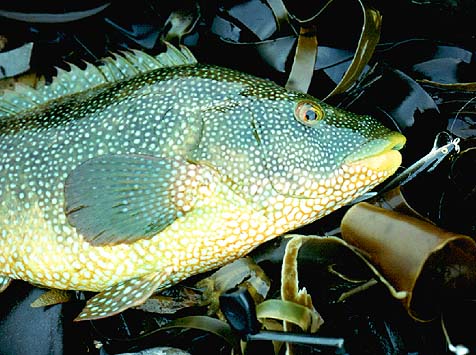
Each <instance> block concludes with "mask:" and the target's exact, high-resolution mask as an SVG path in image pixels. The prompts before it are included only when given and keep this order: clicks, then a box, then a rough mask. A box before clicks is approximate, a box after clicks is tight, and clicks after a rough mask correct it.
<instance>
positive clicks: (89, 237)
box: [0, 46, 405, 320]
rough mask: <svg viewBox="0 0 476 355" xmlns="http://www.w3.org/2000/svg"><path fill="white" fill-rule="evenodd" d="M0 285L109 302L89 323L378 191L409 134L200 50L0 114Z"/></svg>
mask: <svg viewBox="0 0 476 355" xmlns="http://www.w3.org/2000/svg"><path fill="white" fill-rule="evenodd" d="M0 114H1V116H2V117H0V233H1V235H0V288H1V289H2V290H3V289H4V288H5V287H7V285H8V283H9V281H10V280H11V279H21V280H25V281H28V282H31V283H33V284H36V285H41V286H44V287H48V288H57V289H67V290H89V291H96V292H99V293H98V294H97V295H95V296H94V297H92V298H91V299H90V300H89V301H88V303H87V304H86V307H85V308H84V310H83V311H82V313H81V314H80V315H79V316H78V318H77V319H78V320H82V319H95V318H102V317H106V316H110V315H113V314H116V313H119V312H121V311H123V310H125V309H127V308H129V307H132V306H135V305H138V304H141V303H142V302H144V301H145V300H146V299H147V298H148V297H149V296H150V295H151V294H152V293H153V292H155V291H156V290H158V289H162V288H165V287H168V286H171V285H173V284H175V283H177V282H179V281H181V280H183V279H185V278H187V277H189V276H192V275H194V274H197V273H201V272H205V271H207V270H211V269H213V268H216V267H218V266H220V265H223V264H225V263H228V262H230V261H232V260H234V259H236V258H239V257H241V256H244V255H245V254H247V253H249V252H250V251H251V250H253V249H254V248H255V247H257V246H258V245H260V244H261V243H264V242H266V241H268V240H270V239H272V238H274V237H276V236H278V235H281V234H283V233H285V232H286V231H289V230H292V229H295V228H297V227H299V226H302V225H305V224H307V223H310V222H312V221H314V220H316V219H317V218H320V217H322V216H324V215H325V214H328V213H329V212H331V211H333V210H335V209H337V208H339V207H340V206H343V205H345V204H347V203H349V202H350V201H352V200H354V199H355V198H356V197H358V196H360V195H361V194H363V193H365V192H366V191H368V190H370V189H372V188H373V187H374V186H376V185H377V184H378V183H380V182H382V181H383V180H384V179H385V178H387V177H388V176H390V175H391V174H393V173H394V172H395V170H396V169H397V168H398V166H399V165H400V163H401V155H400V153H399V152H398V150H399V149H400V148H401V147H402V146H403V145H404V143H405V138H404V137H403V136H402V135H401V134H399V133H396V132H393V131H391V130H389V129H387V128H385V127H384V126H382V125H381V124H379V123H378V122H376V121H375V120H374V119H372V118H371V117H368V116H358V115H355V114H352V113H348V112H345V111H342V110H340V109H336V108H334V107H331V106H329V105H327V104H325V103H323V102H321V101H319V100H317V99H315V98H313V97H311V96H309V95H307V94H304V93H301V92H296V91H289V90H285V89H283V88H282V87H280V86H277V85H276V84H274V83H273V82H271V81H268V80H264V79H260V78H256V77H253V76H250V75H248V74H244V73H240V72H237V71H233V70H230V69H225V68H220V67H215V66H211V65H204V64H198V63H196V60H195V59H194V57H193V56H192V55H191V53H190V52H189V51H188V50H187V49H186V48H181V49H178V48H175V47H172V46H168V49H167V51H166V52H164V53H163V54H161V55H159V56H157V57H152V56H149V55H147V54H144V53H142V52H138V51H136V52H132V53H130V52H129V53H124V54H122V55H121V56H117V57H116V58H115V59H109V60H106V61H105V63H104V65H101V66H97V67H96V66H93V65H91V64H88V65H87V67H86V69H84V70H81V69H79V68H78V67H74V66H72V68H71V70H70V71H68V72H67V71H60V73H59V74H58V77H57V78H56V79H55V80H54V82H53V83H52V84H50V85H48V86H45V87H43V88H40V89H37V90H35V89H31V88H26V87H23V86H18V87H17V88H16V89H15V91H10V92H6V93H5V94H4V95H3V97H2V99H1V102H0Z"/></svg>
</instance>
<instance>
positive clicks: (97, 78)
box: [0, 43, 197, 118]
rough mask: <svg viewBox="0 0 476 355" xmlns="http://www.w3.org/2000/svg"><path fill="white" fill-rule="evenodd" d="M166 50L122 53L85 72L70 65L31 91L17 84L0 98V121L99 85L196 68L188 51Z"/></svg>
mask: <svg viewBox="0 0 476 355" xmlns="http://www.w3.org/2000/svg"><path fill="white" fill-rule="evenodd" d="M166 46H167V50H166V51H165V52H163V53H161V54H159V55H157V56H156V57H153V56H151V55H149V54H147V53H144V52H142V51H139V50H131V51H124V52H121V53H120V54H116V55H113V57H108V58H105V59H103V60H102V63H101V64H100V65H98V66H95V65H93V64H91V63H87V65H86V68H85V69H81V68H79V67H78V66H76V65H74V64H70V70H69V71H67V70H64V69H61V68H58V69H57V72H58V73H57V75H56V77H55V78H54V79H53V82H52V83H51V84H49V85H44V86H42V87H40V88H37V89H34V88H31V87H29V86H26V85H23V84H19V83H16V84H15V87H14V88H13V89H11V90H5V91H4V92H3V94H2V95H1V96H0V118H1V117H4V116H9V115H13V114H16V113H19V112H21V111H24V110H27V109H30V108H33V107H35V106H37V105H39V104H43V103H45V102H48V101H50V100H53V99H56V98H59V97H61V96H64V95H70V94H74V93H78V92H81V91H85V90H88V89H91V88H93V87H96V86H98V85H101V84H104V83H108V82H115V81H119V80H123V79H127V78H130V77H133V76H135V75H137V74H140V73H144V72H147V71H150V70H153V69H158V68H164V67H173V66H179V65H186V64H195V63H196V62H197V60H196V59H195V57H194V56H193V54H192V53H191V52H190V50H189V49H188V48H187V47H184V46H181V47H180V48H176V47H174V46H172V45H171V44H169V43H166Z"/></svg>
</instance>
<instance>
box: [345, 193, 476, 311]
mask: <svg viewBox="0 0 476 355" xmlns="http://www.w3.org/2000/svg"><path fill="white" fill-rule="evenodd" d="M341 232H342V237H343V239H344V240H345V241H347V242H348V243H350V244H352V245H353V246H355V247H357V248H358V250H359V251H361V252H362V253H363V254H364V255H365V256H366V257H367V258H368V259H369V260H370V262H371V263H372V264H373V265H375V267H376V268H377V269H378V270H380V272H382V275H384V277H385V278H386V279H388V281H389V283H390V284H392V285H393V287H394V288H395V289H396V290H397V292H400V293H402V292H403V293H405V295H406V296H405V297H404V298H403V304H404V306H405V308H406V309H407V310H408V312H409V314H410V315H411V316H412V317H414V318H415V319H418V320H431V319H434V318H435V317H437V316H438V314H439V313H440V312H441V304H442V303H444V302H449V301H456V299H457V298H458V296H459V297H471V295H473V296H474V295H475V291H476V243H475V242H474V240H473V239H471V238H470V237H468V236H464V235H459V234H456V233H452V232H448V231H445V230H442V229H440V228H438V227H436V226H434V225H432V224H430V223H427V222H425V221H422V220H419V219H417V218H414V217H409V216H405V215H403V214H399V213H397V212H393V211H388V210H384V209H381V208H379V207H375V206H372V205H370V204H368V203H365V202H362V203H359V204H357V205H355V206H353V207H351V208H350V209H349V211H347V213H346V214H345V216H344V218H343V220H342V225H341Z"/></svg>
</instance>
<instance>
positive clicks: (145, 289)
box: [75, 272, 170, 321]
mask: <svg viewBox="0 0 476 355" xmlns="http://www.w3.org/2000/svg"><path fill="white" fill-rule="evenodd" d="M169 276H170V272H157V273H152V274H148V275H145V276H141V277H137V278H133V279H129V280H126V281H123V282H120V283H118V284H116V285H114V286H111V287H109V288H107V289H106V290H104V291H102V292H100V293H98V294H97V295H95V296H94V297H92V298H91V299H89V300H88V302H87V303H86V307H84V309H83V310H82V311H81V313H80V314H79V316H77V317H76V319H75V321H81V320H91V319H100V318H105V317H110V316H113V315H115V314H118V313H120V312H122V311H125V310H126V309H128V308H131V307H134V306H138V305H140V304H142V303H144V302H145V301H146V300H147V299H148V298H149V297H150V296H151V295H152V294H153V293H154V292H155V291H156V290H157V288H159V287H163V286H164V284H165V283H166V281H167V278H168V277H169Z"/></svg>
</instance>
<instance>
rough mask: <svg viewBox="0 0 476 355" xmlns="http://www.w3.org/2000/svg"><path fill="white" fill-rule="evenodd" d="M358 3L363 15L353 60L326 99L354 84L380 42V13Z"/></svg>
mask: <svg viewBox="0 0 476 355" xmlns="http://www.w3.org/2000/svg"><path fill="white" fill-rule="evenodd" d="M359 3H360V5H361V7H362V11H363V14H364V24H363V26H362V32H361V34H360V39H359V44H358V45H357V49H356V51H355V54H354V58H353V59H352V62H351V64H350V66H349V68H348V69H347V71H346V73H345V74H344V76H343V78H342V80H341V81H340V82H339V84H338V85H337V86H336V87H335V88H334V90H332V92H331V93H330V94H329V95H327V98H329V97H331V96H333V95H336V94H340V93H343V92H344V91H346V90H347V89H348V88H350V87H351V86H352V84H354V83H355V81H356V80H357V79H358V78H359V76H360V74H361V73H362V71H363V70H364V68H365V66H366V65H367V63H368V62H369V61H370V59H371V58H372V55H373V53H374V51H375V47H376V46H377V44H378V42H379V40H380V30H381V26H382V16H381V14H380V12H379V11H378V10H376V9H374V8H372V7H371V6H369V5H368V4H366V1H363V0H359Z"/></svg>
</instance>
